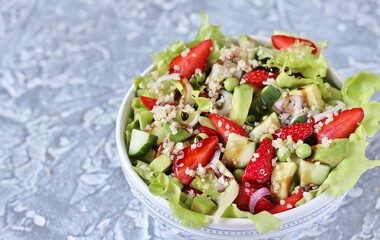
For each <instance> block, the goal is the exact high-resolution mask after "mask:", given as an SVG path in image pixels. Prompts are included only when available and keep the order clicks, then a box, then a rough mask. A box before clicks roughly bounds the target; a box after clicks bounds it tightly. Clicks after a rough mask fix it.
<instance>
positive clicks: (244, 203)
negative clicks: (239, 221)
mask: <svg viewBox="0 0 380 240" xmlns="http://www.w3.org/2000/svg"><path fill="white" fill-rule="evenodd" d="M256 190H257V189H255V188H253V187H247V186H240V188H239V193H238V195H237V197H236V199H235V201H234V203H235V204H236V206H237V207H238V208H239V209H240V210H242V211H248V212H249V201H250V199H251V196H252V195H253V193H254V192H255V191H256ZM272 207H273V204H272V202H271V201H270V200H268V199H267V198H265V197H262V198H260V199H259V200H258V201H257V203H256V205H255V209H254V213H259V212H261V211H268V210H269V209H271V208H272Z"/></svg>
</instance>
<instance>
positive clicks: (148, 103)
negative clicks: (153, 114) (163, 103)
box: [140, 96, 157, 110]
mask: <svg viewBox="0 0 380 240" xmlns="http://www.w3.org/2000/svg"><path fill="white" fill-rule="evenodd" d="M140 100H141V102H142V104H144V106H145V107H146V108H148V109H149V110H152V109H153V107H154V106H155V105H156V102H157V99H155V98H151V97H146V96H141V97H140Z"/></svg>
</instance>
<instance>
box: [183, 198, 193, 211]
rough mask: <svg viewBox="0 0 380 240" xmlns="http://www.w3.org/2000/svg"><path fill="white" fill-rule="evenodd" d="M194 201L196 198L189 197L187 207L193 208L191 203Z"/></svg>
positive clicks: (186, 202) (186, 201)
mask: <svg viewBox="0 0 380 240" xmlns="http://www.w3.org/2000/svg"><path fill="white" fill-rule="evenodd" d="M193 201H194V198H192V197H188V198H186V200H185V202H184V204H185V206H186V207H187V208H189V209H190V208H191V204H192V203H193Z"/></svg>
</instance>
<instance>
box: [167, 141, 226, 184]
mask: <svg viewBox="0 0 380 240" xmlns="http://www.w3.org/2000/svg"><path fill="white" fill-rule="evenodd" d="M218 142H219V141H218V137H216V136H212V137H209V138H206V139H204V140H201V141H200V142H198V143H197V144H196V145H197V147H196V148H195V149H191V146H188V147H186V148H184V149H183V150H182V151H180V152H179V153H178V154H177V155H175V156H174V160H173V171H174V176H176V177H177V178H178V179H179V180H180V181H181V182H182V183H183V184H185V185H188V184H190V182H191V181H192V180H193V179H194V176H191V174H189V173H188V172H187V171H189V170H193V171H195V170H196V169H197V167H198V164H201V165H202V166H203V167H204V166H206V165H207V164H208V163H209V162H210V161H211V159H212V156H213V155H214V152H215V147H216V145H218ZM186 169H187V170H186Z"/></svg>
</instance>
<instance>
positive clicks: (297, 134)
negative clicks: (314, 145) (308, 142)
mask: <svg viewBox="0 0 380 240" xmlns="http://www.w3.org/2000/svg"><path fill="white" fill-rule="evenodd" d="M313 126H314V124H313V123H312V122H310V123H296V124H293V125H289V126H286V127H283V128H280V129H278V130H276V131H275V133H274V134H273V135H274V138H276V139H277V138H280V139H282V140H285V139H287V137H288V136H290V137H291V138H292V139H293V141H294V142H297V141H298V140H302V141H304V140H305V139H306V138H308V137H310V136H311V135H312V134H313V130H314V129H313Z"/></svg>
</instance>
